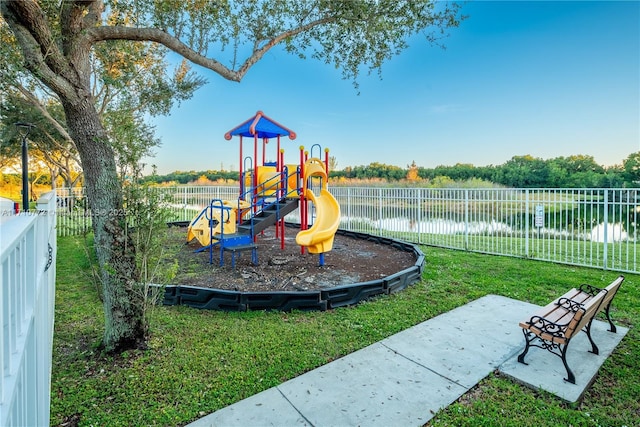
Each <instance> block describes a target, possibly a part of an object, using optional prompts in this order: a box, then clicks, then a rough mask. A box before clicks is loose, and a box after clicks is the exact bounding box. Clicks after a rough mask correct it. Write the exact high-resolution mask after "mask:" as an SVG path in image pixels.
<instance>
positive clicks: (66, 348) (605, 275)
mask: <svg viewBox="0 0 640 427" xmlns="http://www.w3.org/2000/svg"><path fill="white" fill-rule="evenodd" d="M83 247H84V245H83V243H82V238H79V237H63V238H59V239H58V257H57V263H58V264H57V290H56V313H55V316H56V317H55V333H54V349H53V374H52V385H51V386H52V390H51V396H52V401H51V423H52V425H60V424H63V423H70V424H72V425H73V424H76V423H77V424H78V425H99V426H103V425H109V426H117V425H122V426H132V425H167V426H176V425H184V424H186V423H189V422H191V421H194V420H196V419H197V418H199V417H201V416H204V415H206V414H208V413H210V412H213V411H215V410H218V409H220V408H223V407H225V406H227V405H230V404H232V403H234V402H237V401H238V400H241V399H244V398H246V397H248V396H251V395H253V394H255V393H258V392H260V391H262V390H264V389H267V388H270V387H273V386H275V385H278V384H280V383H282V382H283V381H286V380H288V379H290V378H293V377H295V376H297V375H300V374H302V373H304V372H306V371H309V370H311V369H314V368H316V367H318V366H321V365H323V364H325V363H327V362H330V361H332V360H334V359H336V358H339V357H341V356H344V355H346V354H348V353H351V352H353V351H355V350H357V349H360V348H362V347H365V346H367V345H369V344H372V343H374V342H376V341H379V340H381V339H382V338H385V337H387V336H390V335H392V334H394V333H397V332H399V331H402V330H404V329H407V328H409V327H411V326H413V325H416V324H418V323H420V322H423V321H425V320H427V319H429V318H432V317H434V316H437V315H439V314H441V313H444V312H446V311H449V310H451V309H453V308H455V307H458V306H461V305H463V304H465V303H467V302H469V301H472V300H475V299H477V298H480V297H482V296H484V295H487V294H497V295H503V296H506V297H510V298H514V299H518V300H523V301H529V302H532V303H535V304H539V305H544V304H546V303H547V302H549V301H550V300H552V299H553V298H555V297H557V296H559V295H561V294H563V293H564V292H565V291H566V290H568V289H569V288H571V287H574V286H577V285H580V284H581V283H585V282H586V283H591V284H594V285H596V286H605V285H607V284H608V283H610V282H611V281H612V280H613V279H614V278H615V277H617V276H618V273H617V272H613V271H602V270H596V269H589V268H580V267H571V266H561V265H554V264H551V263H545V262H540V261H531V260H524V259H519V258H509V257H497V256H490V255H481V254H477V253H466V252H460V251H453V250H447V249H439V248H432V247H423V248H422V249H423V251H424V253H425V255H426V259H427V264H426V268H425V271H424V274H423V278H422V280H421V281H420V282H419V283H416V284H414V285H413V286H411V287H410V288H409V289H406V290H404V291H402V292H400V293H397V294H394V295H391V296H385V297H379V298H376V299H373V300H370V301H368V302H365V303H362V304H359V305H357V306H355V307H348V308H339V309H336V310H332V311H326V312H292V313H281V312H245V313H225V312H215V311H203V310H195V309H191V308H187V307H162V306H159V307H156V308H154V309H153V312H152V313H151V317H150V323H151V336H150V340H149V344H150V346H149V347H150V348H149V349H148V350H144V351H132V352H128V353H125V354H122V355H120V356H117V357H111V356H104V355H101V354H99V353H98V352H97V351H96V348H97V346H98V344H99V340H100V337H101V336H102V328H103V325H104V321H103V314H102V305H101V303H100V302H99V300H98V297H97V290H96V287H95V285H94V284H93V283H92V282H91V280H90V279H89V271H88V269H89V264H88V261H87V259H86V252H85V250H84V249H83ZM625 277H626V280H625V282H624V283H623V284H622V288H621V289H620V292H619V293H618V295H617V296H616V299H615V300H614V306H613V309H612V317H613V319H614V321H615V322H616V323H617V324H620V325H623V326H626V327H629V328H630V331H629V333H628V334H627V336H626V337H625V338H624V339H623V340H622V342H621V343H620V345H619V346H618V347H617V348H616V350H615V352H614V354H613V355H612V356H611V357H610V358H609V359H608V360H607V361H606V362H605V364H604V365H603V367H602V368H601V370H600V372H599V373H598V376H597V379H596V381H595V383H594V384H593V385H592V387H591V388H590V389H589V390H588V391H587V393H586V394H585V397H584V399H583V401H582V402H581V403H580V404H579V405H567V404H565V403H563V402H562V401H561V400H559V399H557V398H555V397H554V396H552V395H550V394H547V393H544V392H537V391H534V390H531V389H528V388H526V387H524V386H521V385H518V384H516V383H514V382H513V381H511V380H509V379H507V378H504V377H501V376H499V375H492V376H490V377H488V378H486V379H485V380H483V381H482V382H481V383H480V384H479V385H478V386H477V387H475V388H474V389H472V390H471V391H470V392H469V393H467V394H466V395H464V396H462V398H461V399H460V400H459V401H458V402H456V403H454V404H452V405H450V406H449V407H447V408H446V409H444V410H442V411H440V412H439V413H438V414H437V415H436V417H435V418H434V419H432V420H431V422H430V423H429V425H434V426H440V425H443V426H464V425H467V426H478V425H485V426H495V425H500V426H508V425H513V426H556V425H572V426H624V425H626V426H632V425H638V424H637V423H638V419H640V374H638V370H639V368H640V334H639V333H638V330H637V328H635V326H636V325H638V324H639V322H640V311H639V310H638V307H640V290H638V285H637V284H638V282H639V281H638V279H639V277H638V276H637V275H631V274H626V275H625ZM523 314H524V313H523ZM525 315H526V314H525ZM550 357H553V356H550Z"/></svg>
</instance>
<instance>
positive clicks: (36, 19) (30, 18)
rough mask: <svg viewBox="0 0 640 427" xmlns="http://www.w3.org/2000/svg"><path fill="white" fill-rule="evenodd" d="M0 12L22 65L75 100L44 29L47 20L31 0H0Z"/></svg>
mask: <svg viewBox="0 0 640 427" xmlns="http://www.w3.org/2000/svg"><path fill="white" fill-rule="evenodd" d="M0 14H2V17H3V18H4V20H5V22H7V24H8V25H9V27H10V28H11V29H12V31H13V33H14V35H15V37H16V40H17V41H18V44H19V45H20V48H21V49H22V54H23V56H24V60H25V66H26V68H28V69H29V70H30V71H31V72H32V73H33V74H34V75H35V76H37V77H38V78H40V79H41V80H42V81H43V82H45V83H46V85H47V86H49V87H50V88H51V89H52V90H54V91H55V92H56V93H58V94H61V95H62V94H63V95H64V96H65V97H67V99H69V100H70V101H72V102H79V98H78V95H77V93H76V91H75V90H74V87H73V85H72V84H71V83H70V82H69V81H68V80H67V78H65V76H68V75H69V73H68V72H63V70H64V71H69V67H68V64H65V60H64V57H63V56H62V55H61V54H60V51H59V50H58V48H57V46H56V45H55V43H53V40H52V38H51V34H50V33H49V32H48V30H47V28H48V23H47V22H46V19H45V17H44V15H43V13H42V10H41V9H40V7H39V5H38V4H37V3H36V2H34V1H11V2H7V1H0Z"/></svg>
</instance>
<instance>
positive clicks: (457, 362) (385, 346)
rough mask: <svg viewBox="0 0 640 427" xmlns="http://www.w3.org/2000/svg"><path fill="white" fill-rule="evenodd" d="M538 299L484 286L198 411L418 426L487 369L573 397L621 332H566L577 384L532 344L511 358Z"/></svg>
mask: <svg viewBox="0 0 640 427" xmlns="http://www.w3.org/2000/svg"><path fill="white" fill-rule="evenodd" d="M537 308H538V306H536V305H533V304H529V303H526V302H521V301H516V300H513V299H510V298H505V297H501V296H496V295H488V296H485V297H483V298H480V299H478V300H476V301H473V302H471V303H469V304H466V305H464V306H462V307H458V308H456V309H454V310H452V311H450V312H448V313H444V314H442V315H440V316H437V317H435V318H433V319H429V320H427V321H426V322H423V323H421V324H419V325H416V326H414V327H412V328H410V329H407V330H405V331H402V332H400V333H398V334H395V335H393V336H391V337H389V338H386V339H384V340H382V341H380V342H378V343H375V344H373V345H370V346H369V347H366V348H363V349H361V350H358V351H356V352H354V353H352V354H349V355H347V356H345V357H343V358H340V359H338V360H335V361H333V362H331V363H328V364H326V365H324V366H321V367H319V368H317V369H315V370H313V371H310V372H308V373H306V374H303V375H301V376H299V377H296V378H293V379H291V380H289V381H287V382H285V383H283V384H281V385H279V386H276V387H273V388H271V389H268V390H265V391H263V392H261V393H258V394H256V395H254V396H251V397H249V398H247V399H244V400H242V401H240V402H237V403H235V404H233V405H231V406H228V407H226V408H223V409H221V410H219V411H217V412H214V413H212V414H210V415H207V416H205V417H203V418H201V419H199V420H197V421H195V422H193V423H191V424H189V427H205V426H216V427H217V426H243V427H244V426H248V425H255V426H361V425H366V426H385V427H386V426H389V425H402V426H421V425H423V424H425V423H426V422H427V421H429V420H430V419H431V418H432V417H433V416H434V415H435V413H436V412H437V411H439V410H440V409H442V408H444V407H446V406H447V405H449V404H451V403H452V402H454V401H455V400H457V399H458V398H459V397H460V396H461V395H463V394H464V393H466V392H467V391H468V390H469V389H470V388H471V387H473V386H474V385H476V384H477V383H478V382H479V381H480V380H481V379H483V378H484V377H486V376H487V375H488V374H489V373H491V372H493V371H494V370H496V369H499V370H500V371H501V372H503V373H504V374H506V375H508V376H510V377H512V378H514V379H515V380H516V381H519V382H522V383H524V384H527V385H529V386H531V387H533V388H542V389H545V390H547V391H549V392H551V393H554V394H556V395H558V396H559V397H561V398H563V399H565V400H568V401H576V400H577V399H578V398H579V397H580V396H581V395H582V394H583V393H584V390H585V389H586V387H588V385H589V384H591V382H592V381H593V378H594V377H595V375H596V373H597V371H598V369H599V368H600V366H601V365H602V363H603V362H604V360H606V358H607V357H608V356H609V355H610V354H611V352H612V351H613V349H614V348H615V346H616V345H617V344H618V343H619V342H620V340H621V339H622V338H623V337H624V335H625V334H626V333H627V329H626V328H622V327H618V333H617V334H613V333H610V332H608V331H606V326H607V325H606V324H605V323H603V322H594V326H593V327H592V336H593V337H594V340H595V342H596V343H597V344H598V346H599V347H600V355H599V356H596V355H593V354H591V353H588V352H587V351H586V350H587V349H589V348H590V347H589V346H588V340H587V338H586V335H585V334H584V333H581V334H579V335H578V336H576V337H575V338H574V340H572V342H571V345H570V346H569V353H568V357H567V359H568V361H569V366H571V367H572V369H573V371H574V373H575V375H576V383H577V385H574V384H570V383H567V382H566V381H563V379H562V378H563V377H564V376H565V375H566V374H565V370H564V367H563V365H562V361H561V360H560V358H559V357H556V356H553V355H551V354H549V353H548V352H546V351H545V350H541V349H537V348H532V349H531V350H530V351H529V354H528V355H527V359H526V361H527V363H529V365H523V364H521V363H517V360H516V358H517V355H518V354H519V353H520V352H521V351H522V349H523V346H524V338H523V335H522V332H521V329H520V327H518V322H519V321H520V320H522V319H523V318H525V317H526V316H527V315H529V314H531V313H533V312H534V311H535V310H536V309H537Z"/></svg>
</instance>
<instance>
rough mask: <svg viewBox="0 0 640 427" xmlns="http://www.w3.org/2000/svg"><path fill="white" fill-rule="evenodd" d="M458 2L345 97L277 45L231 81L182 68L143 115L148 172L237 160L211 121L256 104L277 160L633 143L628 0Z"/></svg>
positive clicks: (587, 149) (326, 76) (638, 28)
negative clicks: (192, 91) (176, 82)
mask: <svg viewBox="0 0 640 427" xmlns="http://www.w3.org/2000/svg"><path fill="white" fill-rule="evenodd" d="M463 11H464V14H466V15H468V18H467V19H466V20H465V21H463V22H462V24H461V25H460V27H459V28H455V29H452V30H451V32H450V35H449V37H448V38H447V39H445V41H444V43H445V45H446V49H444V50H443V49H441V48H439V47H434V46H429V45H428V44H427V42H426V41H424V39H423V38H421V37H419V36H417V37H414V38H412V39H411V40H409V43H410V47H409V48H408V49H407V50H405V51H404V52H403V53H402V54H401V55H400V56H397V57H395V58H393V59H392V60H391V61H389V62H387V63H386V64H385V65H384V67H383V69H382V79H380V78H379V77H378V76H377V74H372V75H371V76H367V75H363V76H361V77H360V79H359V83H360V94H359V95H358V92H357V91H356V90H354V88H353V86H352V84H351V82H349V81H345V80H342V79H341V77H340V73H339V71H337V70H335V69H334V68H333V67H332V66H329V65H325V64H322V63H320V62H318V61H315V60H312V59H307V60H300V59H298V58H297V57H294V56H291V55H287V54H286V53H284V52H282V51H281V50H274V51H273V52H271V53H269V54H267V55H266V57H265V58H263V60H262V61H260V62H259V63H258V64H256V65H255V66H254V68H252V69H251V70H250V71H249V73H248V74H247V75H246V77H245V78H244V80H243V81H242V82H241V83H233V82H229V81H226V80H224V79H222V78H221V77H219V76H218V75H216V74H215V73H213V72H211V71H208V70H203V69H201V68H198V67H197V66H194V69H195V70H196V71H198V72H199V73H200V74H201V75H203V76H204V77H205V78H207V80H208V84H207V85H206V86H205V87H203V88H202V89H200V90H199V91H198V92H197V93H196V95H195V96H194V97H193V98H192V99H190V100H188V101H186V102H183V103H182V104H181V105H180V106H179V107H177V108H174V109H173V110H172V113H171V115H170V116H168V117H159V118H156V119H154V121H153V122H154V124H155V125H156V131H157V136H158V137H159V138H160V139H161V141H162V146H161V147H160V148H159V149H157V152H156V156H155V158H153V159H149V160H148V162H147V163H149V164H155V165H157V167H158V172H159V173H161V174H164V173H169V172H172V171H176V170H181V171H189V170H196V171H200V170H208V169H213V170H219V169H225V170H237V169H238V162H239V159H238V157H239V154H238V139H237V138H234V139H233V140H231V141H226V140H225V139H224V133H225V132H227V131H228V130H230V129H232V128H233V127H235V126H237V125H239V124H240V123H242V122H243V121H245V120H246V119H248V118H250V117H252V116H253V115H254V114H255V113H256V111H258V110H261V111H263V112H264V113H265V114H266V115H268V116H269V117H271V118H273V119H274V120H276V121H278V122H280V123H281V124H283V125H284V126H286V127H288V128H290V129H292V130H294V131H295V132H296V133H297V138H296V139H295V140H293V141H291V140H289V139H285V140H283V142H282V145H283V147H284V148H285V150H286V151H285V157H286V161H287V163H293V162H295V161H296V159H297V155H298V154H297V153H298V152H297V150H298V147H299V146H300V145H304V146H305V147H308V148H309V147H311V146H312V145H313V144H320V145H321V146H322V148H323V149H324V148H325V147H327V148H329V149H330V155H331V156H335V157H336V160H337V162H338V169H342V168H344V167H345V166H358V165H368V164H369V163H372V162H379V163H386V164H390V165H396V166H400V167H403V168H404V167H407V165H409V164H411V163H412V162H413V161H415V162H416V164H417V165H418V166H422V167H427V168H431V167H435V166H438V165H454V164H456V163H470V164H473V165H476V166H484V165H489V164H493V165H499V164H502V163H504V162H506V161H507V160H509V159H511V158H512V157H513V156H520V155H525V154H530V155H532V156H534V157H540V158H543V159H549V158H554V157H559V156H565V157H566V156H570V155H575V154H584V155H589V156H593V157H594V158H595V160H596V162H598V163H599V164H601V165H605V166H610V165H614V164H621V163H622V161H623V160H624V159H625V158H626V157H627V156H628V155H629V154H630V153H632V152H636V151H640V2H636V1H633V2H609V1H608V2H574V1H570V2H555V1H552V2H521V1H510V2H485V1H476V2H470V3H467V4H465V6H464V7H463ZM249 147H250V145H246V146H245V150H248V149H249ZM273 152H274V153H275V149H273ZM246 153H247V151H245V154H246ZM274 156H275V154H274V155H273V156H268V157H274Z"/></svg>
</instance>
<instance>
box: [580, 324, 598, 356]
mask: <svg viewBox="0 0 640 427" xmlns="http://www.w3.org/2000/svg"><path fill="white" fill-rule="evenodd" d="M591 323H593V319H591V321H590V322H589V323H588V324H587V326H586V327H585V331H584V332H585V333H586V334H587V338H589V342H590V343H591V350H590V352H591V353H593V354H600V350H598V346H597V345H596V343H595V342H594V341H593V338H591Z"/></svg>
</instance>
